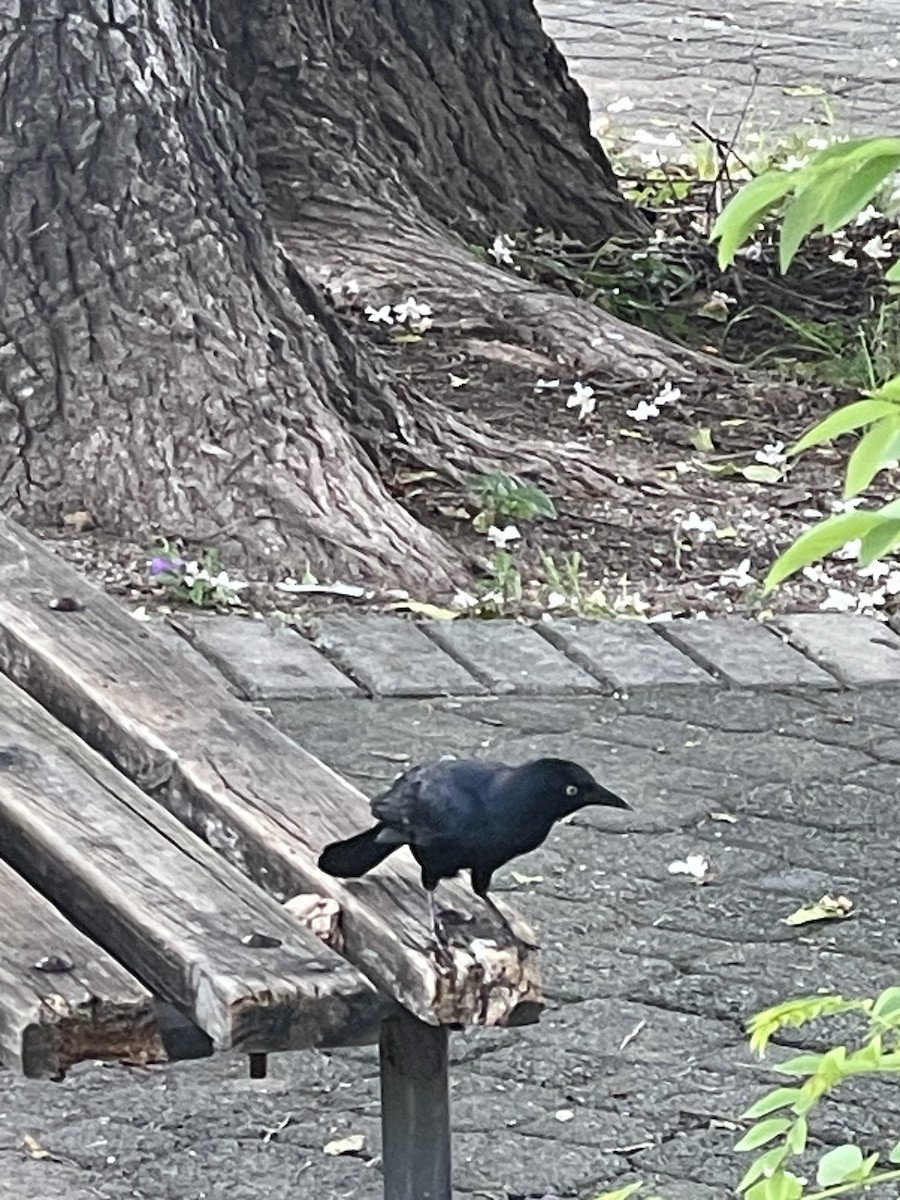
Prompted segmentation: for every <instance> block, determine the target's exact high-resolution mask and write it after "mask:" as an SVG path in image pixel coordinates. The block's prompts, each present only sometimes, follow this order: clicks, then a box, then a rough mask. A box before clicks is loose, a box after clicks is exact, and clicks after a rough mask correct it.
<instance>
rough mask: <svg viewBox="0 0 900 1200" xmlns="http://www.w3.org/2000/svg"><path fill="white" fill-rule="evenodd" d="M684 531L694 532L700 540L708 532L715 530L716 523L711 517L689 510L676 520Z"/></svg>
mask: <svg viewBox="0 0 900 1200" xmlns="http://www.w3.org/2000/svg"><path fill="white" fill-rule="evenodd" d="M678 524H679V526H680V528H681V529H682V530H683V532H684V533H696V534H698V535H699V540H700V541H702V540H703V538H705V537H706V535H707V534H709V533H715V532H716V523H715V521H714V520H713V519H712V517H701V516H700V514H699V513H697V512H689V513H687V514H686V515H685V516H683V517H682V518H681V520H680V521H679V522H678Z"/></svg>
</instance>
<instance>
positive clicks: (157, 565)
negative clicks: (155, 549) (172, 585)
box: [149, 555, 186, 575]
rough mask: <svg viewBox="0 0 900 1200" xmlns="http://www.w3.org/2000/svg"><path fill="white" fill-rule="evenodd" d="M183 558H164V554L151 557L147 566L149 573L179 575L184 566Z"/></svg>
mask: <svg viewBox="0 0 900 1200" xmlns="http://www.w3.org/2000/svg"><path fill="white" fill-rule="evenodd" d="M185 565H186V564H185V561H184V559H183V558H166V557H165V556H164V555H160V556H157V557H156V558H151V559H150V563H149V567H150V574H151V575H180V574H181V573H182V572H183V571H184V568H185Z"/></svg>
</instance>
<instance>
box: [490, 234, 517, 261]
mask: <svg viewBox="0 0 900 1200" xmlns="http://www.w3.org/2000/svg"><path fill="white" fill-rule="evenodd" d="M515 245H516V242H515V238H511V237H510V236H509V234H508V233H498V234H497V236H496V237H495V238H494V240H493V243H492V244H491V246H490V247H489V249H488V254H489V255H490V256H491V258H492V259H493V260H494V262H495V263H496V264H497V266H498V267H514V266H515V265H516V260H515V259H514V258H513V256H512V251H513V250H514V249H515Z"/></svg>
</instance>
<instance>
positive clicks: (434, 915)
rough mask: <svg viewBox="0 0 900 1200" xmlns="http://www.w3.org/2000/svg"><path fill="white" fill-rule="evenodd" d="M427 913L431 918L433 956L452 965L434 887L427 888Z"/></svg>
mask: <svg viewBox="0 0 900 1200" xmlns="http://www.w3.org/2000/svg"><path fill="white" fill-rule="evenodd" d="M428 915H429V917H430V919H431V936H432V937H433V938H434V948H435V957H436V958H437V960H438V962H443V963H445V964H451V965H452V963H453V955H452V954H451V953H450V944H449V941H448V939H447V930H446V929H445V928H444V922H443V921H442V920H441V917H440V914H439V913H438V910H437V901H436V900H435V896H434V888H429V889H428Z"/></svg>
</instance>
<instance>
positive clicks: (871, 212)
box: [853, 204, 884, 226]
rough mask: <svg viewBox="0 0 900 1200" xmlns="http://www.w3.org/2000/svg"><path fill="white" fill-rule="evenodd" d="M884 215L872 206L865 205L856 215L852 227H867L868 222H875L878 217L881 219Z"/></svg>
mask: <svg viewBox="0 0 900 1200" xmlns="http://www.w3.org/2000/svg"><path fill="white" fill-rule="evenodd" d="M883 216H884V213H883V212H881V211H880V210H879V209H877V208H876V207H875V205H874V204H867V205H866V207H865V208H862V209H860V211H859V212H858V213H857V214H856V220H855V221H854V222H853V224H854V225H856V226H859V225H868V223H869V222H870V221H877V220H878V218H879V217H883Z"/></svg>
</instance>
